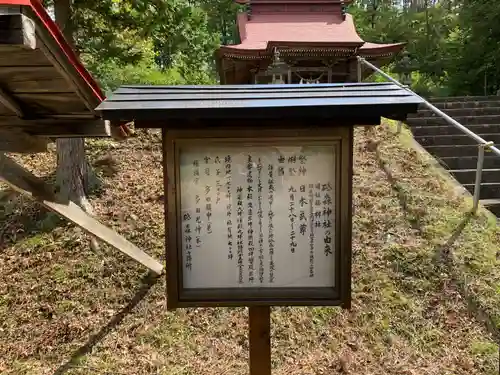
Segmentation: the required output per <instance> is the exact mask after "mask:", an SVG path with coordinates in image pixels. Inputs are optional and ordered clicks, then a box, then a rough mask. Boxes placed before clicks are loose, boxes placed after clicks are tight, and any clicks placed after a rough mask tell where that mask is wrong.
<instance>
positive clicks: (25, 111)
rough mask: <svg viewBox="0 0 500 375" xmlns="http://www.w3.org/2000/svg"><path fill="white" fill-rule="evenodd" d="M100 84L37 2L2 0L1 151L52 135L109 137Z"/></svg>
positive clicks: (41, 143) (39, 147)
mask: <svg viewBox="0 0 500 375" xmlns="http://www.w3.org/2000/svg"><path fill="white" fill-rule="evenodd" d="M102 100H104V95H103V93H102V91H101V89H100V88H99V85H98V83H97V82H96V81H95V80H94V79H93V78H92V76H91V75H90V73H89V72H88V71H87V70H86V69H85V67H84V66H83V65H82V63H81V62H80V60H79V59H78V57H77V55H76V54H75V52H74V51H73V49H72V48H71V46H70V44H69V43H68V42H67V41H66V40H65V39H64V36H63V35H62V33H61V31H60V30H59V28H58V26H57V25H56V24H55V22H54V21H53V20H52V19H51V17H50V16H49V14H48V13H47V12H46V10H45V9H44V7H43V6H42V4H41V3H40V2H39V1H38V0H0V151H11V152H40V151H44V150H46V145H47V143H48V142H49V141H50V138H55V137H101V136H109V135H110V128H109V126H108V124H107V123H105V122H104V121H102V119H100V118H99V117H98V116H97V114H96V112H95V110H94V108H95V107H96V106H97V105H98V104H99V103H100V102H101V101H102Z"/></svg>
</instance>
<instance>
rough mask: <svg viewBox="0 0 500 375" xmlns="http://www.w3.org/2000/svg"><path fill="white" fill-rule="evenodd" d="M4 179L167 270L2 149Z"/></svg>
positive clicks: (131, 254) (152, 266) (131, 253)
mask: <svg viewBox="0 0 500 375" xmlns="http://www.w3.org/2000/svg"><path fill="white" fill-rule="evenodd" d="M0 180H2V181H4V182H6V183H7V185H9V186H10V187H11V188H12V189H14V190H16V191H18V192H20V193H21V194H23V195H25V196H27V197H29V198H31V199H33V200H35V201H38V202H39V203H41V204H43V205H44V206H45V207H47V208H48V209H50V210H52V211H54V212H56V213H58V214H59V215H61V216H63V217H65V218H66V219H68V220H69V221H72V222H73V223H75V224H76V225H78V226H79V227H80V228H82V229H84V230H85V231H87V232H89V233H90V234H92V235H94V236H96V237H97V238H99V239H101V240H102V241H104V242H106V243H107V244H109V245H111V246H113V247H114V248H115V249H118V250H120V251H121V252H122V253H124V254H126V255H128V256H129V257H131V258H132V259H134V260H135V261H137V262H139V263H141V264H142V265H144V266H146V267H148V268H149V269H150V270H151V271H153V272H154V273H156V274H158V275H159V274H161V273H162V272H163V266H162V265H161V264H160V263H159V262H158V261H157V260H156V259H154V258H152V257H150V256H149V255H148V254H146V253H145V252H144V251H142V250H140V249H139V248H137V247H136V246H135V245H134V244H132V243H131V242H129V241H128V240H127V239H126V238H125V237H123V236H120V235H119V234H118V233H116V232H115V231H114V230H112V229H110V228H108V227H106V226H105V225H103V224H101V223H100V222H98V221H97V220H96V219H94V218H93V217H92V216H90V215H89V214H87V213H86V212H85V211H84V210H83V209H82V208H80V207H79V206H78V205H76V204H75V203H73V202H71V201H70V202H61V201H59V200H58V199H57V197H56V196H55V195H54V193H53V192H52V189H51V188H50V186H48V185H47V184H46V183H45V182H44V181H43V180H42V179H40V178H38V177H36V176H35V175H34V174H32V173H31V172H30V171H28V170H26V169H24V168H23V167H22V166H20V165H19V164H17V163H16V162H15V161H14V160H12V159H11V158H9V157H7V156H5V155H2V154H1V153H0Z"/></svg>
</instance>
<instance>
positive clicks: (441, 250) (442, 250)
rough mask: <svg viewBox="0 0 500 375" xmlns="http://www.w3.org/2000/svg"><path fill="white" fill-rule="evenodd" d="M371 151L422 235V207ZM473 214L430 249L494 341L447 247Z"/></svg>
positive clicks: (496, 333) (499, 335) (497, 334)
mask: <svg viewBox="0 0 500 375" xmlns="http://www.w3.org/2000/svg"><path fill="white" fill-rule="evenodd" d="M377 146H378V143H377ZM372 151H374V152H375V155H376V159H377V162H378V164H379V167H380V169H381V170H382V171H383V172H384V173H385V175H386V177H387V180H388V181H389V183H390V184H391V187H392V189H393V190H394V191H395V192H396V195H397V197H398V200H399V204H400V206H401V209H402V211H403V214H404V216H405V218H406V219H407V221H408V223H409V224H410V226H411V227H412V229H414V230H415V231H417V232H418V233H419V234H420V236H422V237H423V238H426V233H425V229H424V226H423V225H422V223H423V221H424V217H425V210H417V209H415V208H412V206H411V205H410V204H409V202H410V197H409V195H408V192H407V191H406V190H405V189H404V187H403V185H402V184H401V183H399V181H398V180H397V178H396V177H395V176H394V175H393V173H392V172H391V170H390V168H389V167H388V165H387V163H386V162H385V161H384V158H383V157H382V155H381V154H380V151H379V149H378V147H376V148H375V149H372ZM475 217H476V215H475V214H474V213H473V212H472V211H471V212H467V213H464V217H463V219H462V221H461V222H460V223H459V224H458V225H457V226H456V228H455V229H454V230H453V231H452V232H451V235H450V237H449V238H448V239H447V240H446V241H445V242H444V243H443V244H441V245H439V246H436V247H435V248H434V250H433V253H434V262H435V264H436V265H437V266H438V267H444V269H445V271H446V272H447V273H448V274H449V275H450V276H451V278H452V281H453V283H454V284H455V285H456V287H457V289H458V291H459V293H460V294H461V296H462V297H463V298H464V299H465V301H466V302H467V307H468V309H469V312H470V313H471V314H472V315H473V316H474V317H475V318H476V319H477V320H478V321H479V322H481V323H482V324H483V325H484V326H485V328H486V329H487V330H488V332H490V333H491V335H492V336H493V337H494V338H495V341H496V342H497V343H500V330H499V329H498V328H497V326H496V324H495V322H494V319H493V317H492V316H491V315H490V314H488V313H487V311H485V309H484V308H482V307H481V304H480V303H479V301H478V300H477V299H476V298H475V296H474V295H472V294H471V293H469V291H468V289H469V288H468V284H467V281H466V280H465V279H464V277H463V275H462V274H461V272H460V269H459V267H458V266H457V264H456V262H455V259H454V255H453V252H452V250H451V249H452V247H453V245H454V244H455V242H456V241H457V239H458V238H459V237H460V235H461V234H462V232H463V231H464V229H465V228H466V227H467V226H468V225H469V224H470V222H471V220H473V219H474V218H475ZM499 354H500V353H499ZM499 360H500V356H499Z"/></svg>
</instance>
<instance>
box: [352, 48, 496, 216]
mask: <svg viewBox="0 0 500 375" xmlns="http://www.w3.org/2000/svg"><path fill="white" fill-rule="evenodd" d="M357 59H358V66H357V68H358V71H357V73H358V82H361V81H362V64H365V65H366V66H368V67H369V68H371V69H372V70H373V71H375V72H376V73H378V74H380V75H381V76H383V77H384V78H386V79H387V80H389V81H391V82H392V83H394V84H395V85H397V86H399V87H400V88H402V89H403V90H406V91H408V92H409V93H411V94H412V95H414V96H416V97H417V98H419V99H421V100H422V102H423V103H422V104H423V105H424V106H426V107H427V108H428V109H430V110H431V111H432V112H434V113H435V114H436V115H438V116H440V117H442V118H444V119H445V120H446V121H447V122H448V123H450V124H451V125H453V126H454V127H456V128H457V129H459V130H461V131H462V132H463V133H464V134H466V135H467V136H469V137H470V138H472V139H473V140H474V141H476V142H477V143H478V157H477V167H476V181H475V185H474V203H473V212H474V213H475V212H477V208H478V207H479V195H480V190H481V179H482V174H483V164H484V151H485V149H486V148H488V149H489V150H490V151H491V152H493V153H494V154H496V156H500V149H498V148H497V147H495V146H494V143H493V142H488V141H486V140H485V139H483V138H481V137H480V136H478V135H477V134H476V133H474V132H473V131H471V130H470V129H469V128H467V127H465V126H463V125H462V124H460V123H459V122H458V121H457V120H455V119H453V118H452V117H450V116H449V115H447V114H446V113H444V112H443V111H441V110H440V109H439V108H437V107H435V106H434V105H432V104H431V103H429V102H428V101H427V100H426V99H424V98H422V97H421V96H420V95H418V94H416V93H415V92H413V91H412V90H411V89H410V88H409V87H408V86H406V85H403V84H402V83H400V82H399V81H397V80H395V79H394V78H392V77H391V76H390V75H388V74H387V73H385V72H383V71H382V70H381V69H379V68H378V67H376V66H375V65H373V64H372V63H370V62H368V61H366V59H364V58H363V57H360V56H357Z"/></svg>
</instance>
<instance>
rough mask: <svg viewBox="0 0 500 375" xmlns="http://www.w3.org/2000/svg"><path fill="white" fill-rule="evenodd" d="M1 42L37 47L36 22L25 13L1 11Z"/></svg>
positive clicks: (30, 47) (24, 46)
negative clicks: (4, 12)
mask: <svg viewBox="0 0 500 375" xmlns="http://www.w3.org/2000/svg"><path fill="white" fill-rule="evenodd" d="M0 44H9V45H18V46H22V47H23V48H28V49H35V48H36V34H35V24H34V22H33V21H32V20H31V19H29V18H28V17H26V16H25V15H24V14H20V13H19V14H11V13H10V14H2V13H0Z"/></svg>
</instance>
